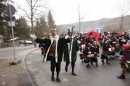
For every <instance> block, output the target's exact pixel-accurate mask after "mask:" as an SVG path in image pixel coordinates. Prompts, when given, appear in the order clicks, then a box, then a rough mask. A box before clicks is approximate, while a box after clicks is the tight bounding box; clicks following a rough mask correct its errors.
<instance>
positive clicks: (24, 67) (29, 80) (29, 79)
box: [22, 49, 38, 86]
mask: <svg viewBox="0 0 130 86" xmlns="http://www.w3.org/2000/svg"><path fill="white" fill-rule="evenodd" d="M36 50H38V49H35V50H32V51H30V52H29V53H28V54H26V55H25V56H24V58H23V59H22V65H23V69H24V71H25V73H26V76H27V80H26V81H27V82H29V84H30V85H31V86H37V85H36V83H35V81H34V80H33V79H32V77H31V75H30V74H29V71H28V68H27V66H26V62H25V59H26V57H27V55H29V54H30V53H31V52H33V51H36Z"/></svg>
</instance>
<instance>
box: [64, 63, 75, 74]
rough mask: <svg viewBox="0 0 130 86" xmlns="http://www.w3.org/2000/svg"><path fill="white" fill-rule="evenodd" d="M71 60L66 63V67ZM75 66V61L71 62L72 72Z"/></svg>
mask: <svg viewBox="0 0 130 86" xmlns="http://www.w3.org/2000/svg"><path fill="white" fill-rule="evenodd" d="M69 64H70V62H68V63H66V67H67V68H68V66H69ZM74 66H75V62H71V67H72V73H73V72H74Z"/></svg>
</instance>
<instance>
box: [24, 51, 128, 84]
mask: <svg viewBox="0 0 130 86" xmlns="http://www.w3.org/2000/svg"><path fill="white" fill-rule="evenodd" d="M119 59H120V58H116V59H115V60H112V61H110V63H111V64H110V65H107V64H104V65H102V63H101V61H100V58H98V60H99V67H96V66H95V65H93V66H91V67H90V68H86V65H85V63H82V62H81V60H80V59H79V57H78V59H77V62H76V66H75V72H76V74H77V76H72V75H71V65H69V68H68V72H65V70H64V68H65V63H64V62H62V63H61V72H60V78H61V82H60V83H58V82H56V81H54V82H52V81H51V72H50V62H43V57H42V55H41V51H40V49H38V50H36V51H33V52H32V53H30V54H29V55H27V57H26V62H25V63H26V66H27V69H28V70H29V74H30V75H31V77H32V79H33V81H35V82H36V84H37V86H130V73H126V79H125V80H121V79H118V78H117V76H118V75H120V74H121V68H120V65H119V62H120V60H119ZM55 73H56V72H55Z"/></svg>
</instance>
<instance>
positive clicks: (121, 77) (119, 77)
mask: <svg viewBox="0 0 130 86" xmlns="http://www.w3.org/2000/svg"><path fill="white" fill-rule="evenodd" d="M117 78H118V79H125V75H121V76H117Z"/></svg>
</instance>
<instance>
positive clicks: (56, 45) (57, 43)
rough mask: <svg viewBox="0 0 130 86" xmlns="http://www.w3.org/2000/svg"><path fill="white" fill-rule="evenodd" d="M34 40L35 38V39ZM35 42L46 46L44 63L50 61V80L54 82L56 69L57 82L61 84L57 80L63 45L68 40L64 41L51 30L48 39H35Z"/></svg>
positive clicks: (68, 40) (58, 79)
mask: <svg viewBox="0 0 130 86" xmlns="http://www.w3.org/2000/svg"><path fill="white" fill-rule="evenodd" d="M35 38H36V37H35ZM36 42H38V43H45V44H46V55H45V58H44V61H50V63H51V66H50V67H51V72H52V76H51V80H52V81H54V80H55V78H54V71H55V68H56V72H57V78H56V80H57V82H61V80H60V78H59V72H60V66H61V61H62V55H63V45H64V44H66V43H68V42H70V39H64V38H63V37H61V38H60V37H59V35H57V34H56V30H55V29H52V31H51V35H50V37H49V38H48V39H38V38H36Z"/></svg>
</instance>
